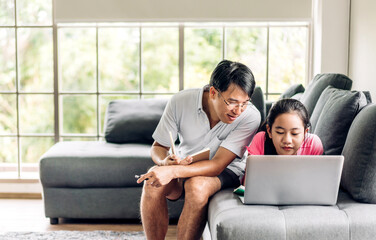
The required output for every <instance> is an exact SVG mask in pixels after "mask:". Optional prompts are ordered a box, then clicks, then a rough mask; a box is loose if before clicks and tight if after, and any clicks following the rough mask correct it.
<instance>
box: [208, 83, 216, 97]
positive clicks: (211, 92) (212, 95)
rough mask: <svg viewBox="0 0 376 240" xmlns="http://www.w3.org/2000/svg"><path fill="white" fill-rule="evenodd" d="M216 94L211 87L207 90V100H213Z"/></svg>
mask: <svg viewBox="0 0 376 240" xmlns="http://www.w3.org/2000/svg"><path fill="white" fill-rule="evenodd" d="M216 93H217V90H215V88H214V87H213V86H211V87H210V88H209V98H212V99H214V97H215V94H216Z"/></svg>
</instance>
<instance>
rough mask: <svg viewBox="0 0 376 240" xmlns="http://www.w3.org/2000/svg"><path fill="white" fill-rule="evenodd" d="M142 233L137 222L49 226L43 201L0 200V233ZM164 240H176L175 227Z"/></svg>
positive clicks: (63, 222) (94, 222)
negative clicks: (105, 231)
mask: <svg viewBox="0 0 376 240" xmlns="http://www.w3.org/2000/svg"><path fill="white" fill-rule="evenodd" d="M58 230H71V231H95V230H112V231H142V225H141V224H140V223H139V222H137V221H133V222H132V221H115V220H112V221H108V220H107V221H99V220H95V221H94V220H87V221H77V220H63V221H61V223H59V224H58V225H50V222H49V219H48V218H46V217H45V216H44V209H43V201H42V200H40V199H0V232H11V231H32V232H44V231H58ZM166 239H168V240H170V239H171V240H172V239H176V225H175V224H172V225H170V226H169V229H168V232H167V237H166Z"/></svg>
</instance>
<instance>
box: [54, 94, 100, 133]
mask: <svg viewBox="0 0 376 240" xmlns="http://www.w3.org/2000/svg"><path fill="white" fill-rule="evenodd" d="M62 102H63V105H62V107H63V111H62V115H61V117H62V122H63V134H65V133H79V134H80V133H81V134H85V133H89V134H96V133H97V114H96V106H97V101H96V96H94V95H72V96H69V95H68V96H63V97H62Z"/></svg>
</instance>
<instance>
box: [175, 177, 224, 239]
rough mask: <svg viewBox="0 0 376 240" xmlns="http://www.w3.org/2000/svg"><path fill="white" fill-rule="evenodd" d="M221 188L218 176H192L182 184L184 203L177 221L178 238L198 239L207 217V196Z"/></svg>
mask: <svg viewBox="0 0 376 240" xmlns="http://www.w3.org/2000/svg"><path fill="white" fill-rule="evenodd" d="M220 189H221V181H220V180H219V178H218V177H201V176H200V177H192V178H189V179H187V180H186V182H185V184H184V190H185V203H184V208H183V211H182V213H181V215H180V218H179V223H178V239H179V240H181V239H189V240H191V239H200V237H201V235H202V232H203V231H204V227H205V223H206V219H207V204H208V200H209V197H210V196H212V195H213V194H214V193H216V192H217V191H219V190H220Z"/></svg>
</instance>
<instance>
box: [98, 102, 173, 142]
mask: <svg viewBox="0 0 376 240" xmlns="http://www.w3.org/2000/svg"><path fill="white" fill-rule="evenodd" d="M166 104H167V100H166V99H147V100H115V101H111V102H110V103H109V105H108V108H107V112H106V127H105V129H106V130H105V138H106V141H107V142H110V143H153V141H154V140H153V138H152V134H153V132H154V130H155V128H156V127H157V125H158V123H159V120H160V119H161V116H162V114H163V111H164V108H165V107H166Z"/></svg>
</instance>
